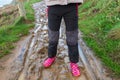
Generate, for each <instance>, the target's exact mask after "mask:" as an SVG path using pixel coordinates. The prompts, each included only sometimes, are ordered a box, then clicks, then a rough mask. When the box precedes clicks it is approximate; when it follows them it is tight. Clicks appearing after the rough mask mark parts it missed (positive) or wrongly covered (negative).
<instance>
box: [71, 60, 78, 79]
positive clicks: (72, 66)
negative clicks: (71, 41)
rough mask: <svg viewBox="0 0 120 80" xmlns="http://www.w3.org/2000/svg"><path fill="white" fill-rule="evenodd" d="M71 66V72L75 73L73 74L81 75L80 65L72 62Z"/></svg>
mask: <svg viewBox="0 0 120 80" xmlns="http://www.w3.org/2000/svg"><path fill="white" fill-rule="evenodd" d="M70 67H71V72H72V74H73V76H76V77H77V76H80V70H79V67H78V65H77V64H76V63H72V62H71V63H70Z"/></svg>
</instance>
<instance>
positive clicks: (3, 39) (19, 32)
mask: <svg viewBox="0 0 120 80" xmlns="http://www.w3.org/2000/svg"><path fill="white" fill-rule="evenodd" d="M39 1H40V0H30V1H29V2H25V3H24V5H25V10H26V13H27V19H26V20H25V19H24V18H22V17H19V18H18V19H17V20H16V21H15V23H14V24H12V25H8V26H3V27H1V28H0V58H1V57H3V56H4V55H6V54H9V53H10V50H11V49H13V48H14V47H15V46H14V43H15V42H16V41H18V40H19V39H20V38H21V37H22V36H25V35H27V34H29V30H30V29H31V28H33V27H34V11H33V9H32V4H33V3H35V2H39Z"/></svg>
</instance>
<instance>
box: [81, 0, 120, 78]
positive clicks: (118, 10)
mask: <svg viewBox="0 0 120 80" xmlns="http://www.w3.org/2000/svg"><path fill="white" fill-rule="evenodd" d="M79 18H80V19H79V28H80V30H81V31H82V32H83V39H84V40H85V42H86V44H87V45H88V46H89V47H90V48H92V50H93V51H94V52H95V54H96V55H97V56H98V57H99V58H100V59H101V60H102V62H103V63H104V64H105V65H106V66H108V68H109V70H111V71H112V73H113V74H114V76H115V75H116V76H119V75H120V1H119V0H86V2H85V3H84V4H83V5H81V6H80V7H79Z"/></svg>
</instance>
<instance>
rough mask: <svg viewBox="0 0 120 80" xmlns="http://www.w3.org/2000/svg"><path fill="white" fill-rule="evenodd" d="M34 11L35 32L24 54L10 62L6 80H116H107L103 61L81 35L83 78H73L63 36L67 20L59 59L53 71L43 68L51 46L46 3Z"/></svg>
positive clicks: (39, 5) (60, 41) (62, 28)
mask: <svg viewBox="0 0 120 80" xmlns="http://www.w3.org/2000/svg"><path fill="white" fill-rule="evenodd" d="M33 8H34V10H35V17H36V21H35V23H36V25H35V29H34V30H33V31H32V33H31V35H30V36H29V38H28V40H27V41H26V42H25V44H24V45H23V47H22V48H21V51H19V52H18V53H19V54H18V56H17V57H16V58H15V59H14V60H13V61H12V62H11V65H10V66H9V71H8V73H9V74H8V75H7V76H6V77H7V79H5V80H115V79H112V78H111V77H110V76H108V74H107V73H106V70H105V69H104V68H103V67H102V65H101V63H100V61H99V60H98V59H96V58H95V56H94V55H93V52H92V51H91V50H90V49H89V48H88V47H87V46H86V45H85V43H84V42H83V40H82V34H81V33H80V32H79V53H80V59H79V60H80V61H79V63H78V65H79V67H80V70H81V76H80V77H73V76H72V74H71V72H70V67H69V58H68V48H67V45H66V40H65V39H66V37H65V34H64V33H65V30H64V29H65V28H64V27H65V25H64V20H62V23H61V30H60V39H59V45H58V54H57V59H56V61H55V62H54V64H53V65H52V66H51V67H50V68H47V69H46V68H44V67H43V66H42V62H43V61H44V60H45V59H46V58H47V46H48V34H47V33H48V30H47V17H46V12H45V9H46V5H45V4H44V2H40V3H36V4H34V5H33ZM83 53H84V54H83ZM2 80H3V79H2Z"/></svg>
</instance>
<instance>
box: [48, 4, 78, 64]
mask: <svg viewBox="0 0 120 80" xmlns="http://www.w3.org/2000/svg"><path fill="white" fill-rule="evenodd" d="M62 17H63V18H64V21H65V25H66V37H67V39H66V41H67V45H68V51H69V52H68V53H69V59H70V61H71V62H74V63H77V62H78V60H79V53H78V4H75V3H72V4H68V5H54V6H49V7H48V27H49V29H48V35H49V46H48V57H55V56H56V53H57V45H58V40H59V29H60V24H61V20H62Z"/></svg>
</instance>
